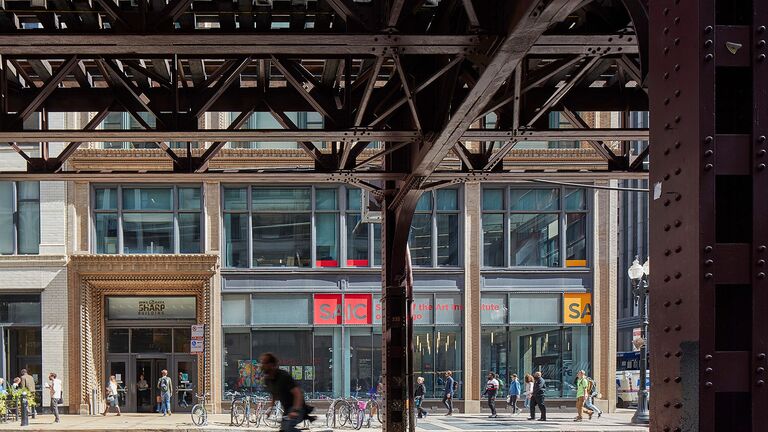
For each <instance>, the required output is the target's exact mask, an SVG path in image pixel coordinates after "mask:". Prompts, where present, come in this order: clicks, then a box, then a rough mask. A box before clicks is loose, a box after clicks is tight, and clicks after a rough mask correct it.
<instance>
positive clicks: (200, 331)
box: [191, 324, 205, 339]
mask: <svg viewBox="0 0 768 432" xmlns="http://www.w3.org/2000/svg"><path fill="white" fill-rule="evenodd" d="M191 333H192V336H191V337H192V339H202V338H204V337H205V325H204V324H193V325H192V331H191Z"/></svg>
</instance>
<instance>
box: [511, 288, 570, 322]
mask: <svg viewBox="0 0 768 432" xmlns="http://www.w3.org/2000/svg"><path fill="white" fill-rule="evenodd" d="M560 297H561V295H560V294H513V295H512V296H510V298H509V322H510V323H515V324H558V323H560V316H561V315H562V309H560Z"/></svg>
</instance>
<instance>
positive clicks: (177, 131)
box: [0, 0, 648, 188]
mask: <svg viewBox="0 0 768 432" xmlns="http://www.w3.org/2000/svg"><path fill="white" fill-rule="evenodd" d="M626 3H627V6H626V7H625V5H624V4H622V3H621V2H617V1H611V0H595V1H583V2H579V1H568V0H551V1H541V2H535V1H506V0H391V1H378V0H373V1H372V0H367V1H363V0H354V1H353V0H317V1H313V0H291V1H288V0H283V1H280V0H238V1H231V0H214V1H211V0H206V1H201V0H169V1H168V0H150V1H146V0H131V1H116V0H47V1H46V0H22V1H14V0H0V56H2V61H0V68H2V73H0V96H1V100H0V122H1V123H0V142H5V143H8V145H10V146H11V147H12V148H13V149H15V150H16V151H17V152H18V153H19V154H20V155H21V157H24V158H25V159H26V161H27V172H28V173H35V174H45V175H51V174H54V173H61V174H71V173H73V172H75V171H80V172H84V171H88V170H89V169H88V168H83V167H78V166H77V164H74V163H73V161H74V160H77V158H78V156H79V155H84V154H85V153H83V152H86V150H88V151H91V149H93V148H96V147H95V146H92V145H91V144H90V143H96V142H102V141H121V142H136V143H138V142H141V143H155V145H156V146H157V148H158V150H155V152H156V153H157V155H158V157H161V156H160V155H163V156H162V157H164V158H165V160H164V162H165V163H166V164H167V168H166V169H160V171H173V172H176V173H212V172H217V171H219V172H220V171H222V170H223V169H224V168H221V167H218V166H217V165H216V162H217V160H220V158H225V157H230V158H232V157H238V155H239V154H243V152H240V153H238V152H236V151H234V150H232V149H229V148H228V147H229V146H227V143H232V142H248V141H259V142H270V141H271V142H285V141H295V142H297V143H298V148H299V150H297V151H296V154H297V158H298V159H303V160H304V161H305V162H307V163H305V164H304V165H303V168H302V169H301V171H302V172H312V173H316V174H317V173H325V174H327V173H332V174H335V175H336V176H337V177H336V178H337V179H338V178H340V177H339V175H341V174H343V175H344V176H347V177H345V178H356V179H369V180H376V179H386V178H391V177H387V175H388V174H392V173H398V174H403V175H409V176H410V177H408V182H407V183H409V184H411V185H412V186H413V187H416V188H420V187H424V186H425V185H428V184H429V183H427V180H426V179H427V178H429V177H430V176H431V175H433V174H435V175H438V177H434V178H435V179H439V178H443V180H441V181H443V182H445V181H450V179H451V178H453V177H451V176H455V178H461V176H467V175H470V174H471V175H480V174H484V173H491V172H492V173H505V172H507V173H509V172H510V170H517V171H519V170H520V169H521V167H520V166H519V164H518V165H516V164H515V162H514V155H515V152H516V151H517V149H515V146H516V145H517V144H518V143H520V142H526V141H558V140H570V141H578V142H581V143H583V150H582V151H581V153H580V154H582V155H583V154H586V155H587V158H588V159H590V160H591V161H592V162H591V163H590V164H588V167H586V168H585V167H584V166H583V165H584V163H583V161H579V160H578V158H575V159H573V160H570V159H568V158H564V159H562V160H558V161H557V164H556V166H555V168H554V169H557V170H564V171H573V170H585V169H586V170H591V171H606V170H607V171H638V170H642V168H643V165H642V163H643V160H644V159H646V156H647V153H648V149H647V147H646V148H645V150H642V151H641V152H640V153H639V154H637V153H635V154H632V152H631V147H630V145H629V142H630V141H638V140H639V141H647V139H648V130H647V129H639V128H632V129H630V128H629V127H628V113H629V112H631V111H646V110H647V109H648V98H647V89H646V87H645V86H644V84H643V82H644V79H643V78H644V76H645V69H646V65H645V63H644V59H643V57H644V55H643V54H642V53H643V51H644V50H645V48H644V46H645V45H646V43H645V42H644V40H645V38H646V36H645V33H646V26H647V17H646V14H645V8H644V7H643V6H642V3H640V2H639V1H638V2H637V3H635V2H634V1H627V2H626ZM633 22H638V25H637V26H635V24H633ZM636 27H637V28H638V29H640V30H639V31H637V30H636ZM638 39H639V40H638ZM550 111H558V112H560V113H561V114H562V118H564V119H566V120H567V123H569V125H566V127H556V128H552V127H551V126H550V124H549V116H548V113H549V112H550ZM594 111H612V112H618V113H620V116H621V120H620V122H619V126H618V127H613V128H599V127H590V126H591V125H590V122H588V121H586V120H585V119H584V118H583V117H582V115H580V114H579V113H584V112H594ZM56 112H66V113H88V114H83V115H81V116H80V117H78V118H79V119H80V121H79V124H78V125H77V127H79V129H66V130H62V129H54V128H52V127H49V125H48V123H49V122H48V117H49V115H50V114H51V113H56ZM110 112H125V113H128V114H129V115H130V116H131V117H133V118H135V121H136V122H137V123H138V124H139V125H141V127H142V129H138V130H136V129H133V130H130V129H129V130H114V129H105V128H104V127H103V126H101V124H102V122H103V120H104V119H105V118H106V117H107V115H108V114H109V113H110ZM255 112H265V113H269V114H270V115H271V116H272V117H273V118H274V119H275V120H276V122H277V123H278V124H279V125H280V126H281V127H282V129H250V128H248V119H249V117H251V116H252V115H253V114H254V113H255ZM291 112H316V113H319V114H320V115H321V116H322V118H323V123H322V127H320V128H313V129H300V128H299V127H298V125H297V124H295V122H294V121H293V120H292V119H291V117H290V116H289V115H288V114H287V113H291ZM36 113H39V114H37V115H36ZM210 113H213V114H210ZM220 113H233V114H229V117H226V118H227V119H228V120H226V121H225V122H222V121H210V116H211V115H219V117H216V118H224V117H222V116H221V115H220ZM206 118H208V120H206ZM35 119H39V121H38V120H35ZM32 120H35V121H32ZM30 124H31V125H30ZM47 142H65V143H68V144H67V145H66V146H65V147H64V149H63V150H62V151H61V152H60V153H58V154H53V152H51V151H49V146H48V144H47ZM29 143H36V144H34V145H33V148H35V149H38V148H39V151H35V152H34V153H35V154H34V157H33V155H32V154H29V153H30V152H29V151H25V148H29V146H30V144H29ZM172 143H176V144H172ZM178 143H183V144H182V145H181V148H179V145H178ZM25 146H26V147H25ZM185 147H186V148H185ZM94 151H95V150H94ZM105 152H106V151H105ZM134 153H136V151H134V150H131V149H126V150H123V151H122V152H119V156H120V157H121V158H123V159H125V160H129V159H130V158H131V157H132V155H133V154H134ZM144 153H146V151H144ZM246 153H247V152H246ZM555 153H556V152H549V153H547V152H542V154H543V155H540V156H537V157H539V158H541V159H542V160H540V161H534V163H533V164H534V165H536V166H537V167H539V168H540V166H541V165H546V164H547V163H548V161H547V160H545V159H546V158H547V157H554V156H553V155H555ZM88 154H89V155H90V156H92V157H97V156H98V152H96V153H94V152H93V151H91V153H88ZM94 154H95V155H96V156H94ZM110 154H112V155H114V154H115V151H112V153H110ZM248 154H249V155H250V157H251V159H248V161H247V163H244V164H241V165H240V166H238V167H237V169H236V170H237V171H240V172H253V171H254V170H259V169H264V168H268V166H265V165H263V164H262V163H261V162H260V159H259V153H258V152H250V153H248ZM398 154H407V155H408V157H407V158H406V159H407V160H408V162H407V163H404V164H400V166H399V167H398V164H396V163H395V164H391V166H389V167H388V168H386V169H385V168H384V166H385V163H384V160H385V159H386V158H388V157H389V158H391V157H397V155H398ZM222 160H223V159H222ZM299 165H300V164H299ZM295 166H298V165H295ZM273 168H274V167H273ZM281 169H282V170H287V169H286V168H285V167H282V168H281ZM523 169H524V166H523ZM230 170H231V169H230ZM440 173H443V177H439V175H440Z"/></svg>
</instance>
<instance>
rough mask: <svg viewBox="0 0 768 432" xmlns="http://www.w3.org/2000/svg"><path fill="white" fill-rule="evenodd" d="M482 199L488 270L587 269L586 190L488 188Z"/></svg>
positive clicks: (484, 247)
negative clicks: (534, 268)
mask: <svg viewBox="0 0 768 432" xmlns="http://www.w3.org/2000/svg"><path fill="white" fill-rule="evenodd" d="M505 191H506V193H505ZM482 197H483V203H482V211H483V213H482V234H483V266H485V267H496V268H498V267H586V266H587V264H588V256H587V255H588V253H587V251H588V245H587V236H588V233H589V223H588V218H587V216H588V199H587V198H588V195H587V192H586V189H584V188H568V187H560V188H546V189H544V188H537V189H522V188H515V187H507V188H504V189H502V188H499V187H489V188H483V192H482ZM505 198H507V199H508V201H509V202H508V203H507V204H506V205H505ZM505 209H506V210H505ZM502 211H503V212H502ZM563 230H565V235H562V234H561V232H562V231H563Z"/></svg>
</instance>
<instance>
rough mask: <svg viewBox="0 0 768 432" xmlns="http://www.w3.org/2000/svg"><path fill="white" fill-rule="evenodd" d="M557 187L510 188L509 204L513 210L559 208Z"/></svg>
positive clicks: (548, 209)
mask: <svg viewBox="0 0 768 432" xmlns="http://www.w3.org/2000/svg"><path fill="white" fill-rule="evenodd" d="M559 197H560V194H559V189H514V188H513V189H510V191H509V206H510V210H513V211H550V210H558V209H559V208H560V200H559Z"/></svg>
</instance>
